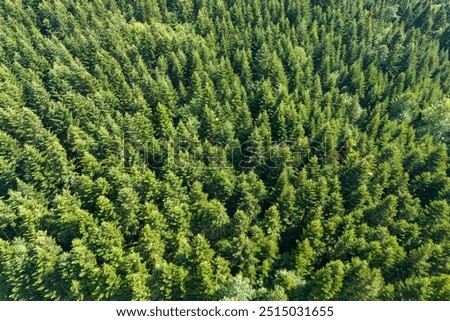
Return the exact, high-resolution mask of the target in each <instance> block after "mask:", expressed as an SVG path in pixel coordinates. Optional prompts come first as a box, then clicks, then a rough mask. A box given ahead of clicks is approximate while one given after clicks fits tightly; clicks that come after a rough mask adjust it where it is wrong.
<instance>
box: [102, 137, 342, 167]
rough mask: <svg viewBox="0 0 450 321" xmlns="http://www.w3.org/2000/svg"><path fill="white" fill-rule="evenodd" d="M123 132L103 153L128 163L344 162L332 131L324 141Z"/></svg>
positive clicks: (269, 164)
mask: <svg viewBox="0 0 450 321" xmlns="http://www.w3.org/2000/svg"><path fill="white" fill-rule="evenodd" d="M130 137H131V136H130V135H127V133H124V134H123V136H122V141H121V142H120V143H119V144H117V146H116V147H115V148H109V149H103V151H102V152H103V155H104V156H105V157H107V156H111V155H113V156H115V157H116V158H119V159H120V161H121V162H122V164H123V165H124V166H125V167H131V166H136V165H138V166H145V167H149V168H152V169H163V168H166V167H171V168H173V167H192V166H196V165H199V164H202V166H203V165H205V164H206V165H208V166H209V167H223V168H227V167H229V168H232V167H238V168H242V169H251V168H258V167H260V168H261V167H265V168H267V169H276V168H284V167H293V166H300V165H304V164H307V163H308V162H309V161H310V160H311V159H312V158H313V157H316V158H317V161H318V162H319V163H320V164H322V165H324V164H331V163H336V162H338V163H341V164H343V163H345V154H346V153H345V152H344V146H345V144H343V141H342V140H341V141H338V142H336V141H335V140H334V139H333V137H334V136H331V133H330V134H328V135H326V136H325V137H324V139H323V140H321V141H307V140H306V139H305V140H304V141H302V140H300V141H297V142H295V141H291V140H286V141H270V140H269V141H267V140H251V139H250V140H247V141H244V142H239V141H238V140H231V141H229V142H224V141H214V140H199V139H198V138H196V137H191V138H189V139H186V138H183V137H180V136H178V137H176V139H171V140H163V139H154V140H151V141H146V142H142V141H135V140H132V139H131V138H130Z"/></svg>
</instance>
